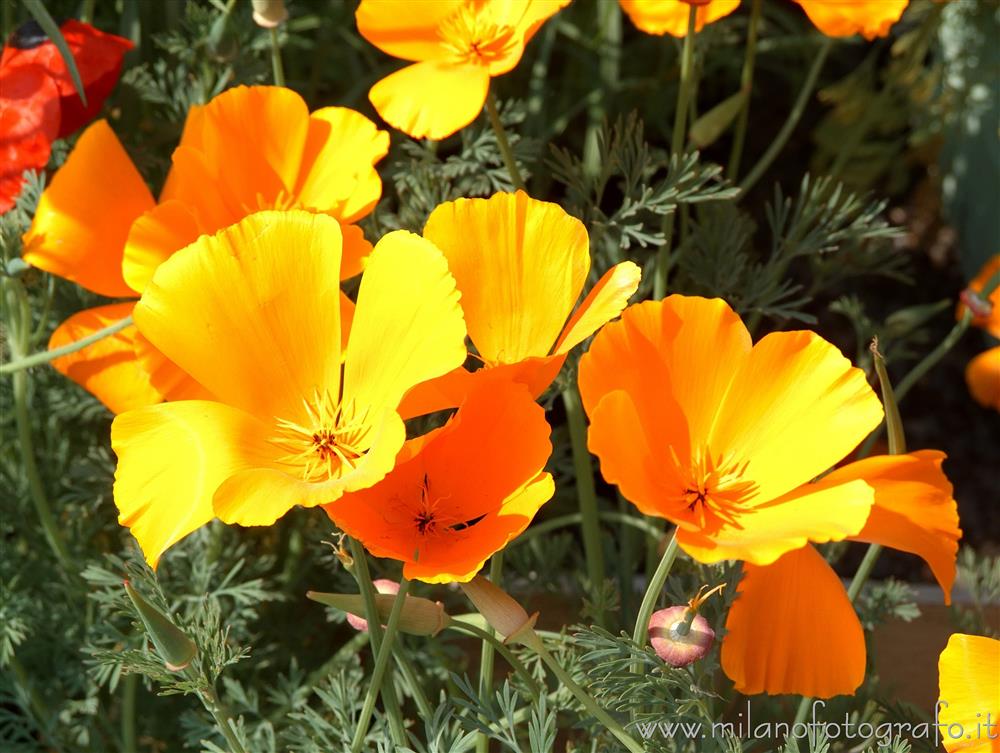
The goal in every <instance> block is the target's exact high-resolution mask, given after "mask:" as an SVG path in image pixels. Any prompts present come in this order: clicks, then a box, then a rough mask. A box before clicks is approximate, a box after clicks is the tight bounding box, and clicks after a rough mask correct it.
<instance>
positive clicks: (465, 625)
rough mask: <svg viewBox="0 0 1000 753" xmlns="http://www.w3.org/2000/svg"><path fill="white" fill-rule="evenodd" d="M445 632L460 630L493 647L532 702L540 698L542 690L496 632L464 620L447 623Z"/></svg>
mask: <svg viewBox="0 0 1000 753" xmlns="http://www.w3.org/2000/svg"><path fill="white" fill-rule="evenodd" d="M446 630H460V631H463V632H466V633H468V634H469V635H474V636H476V637H477V638H479V639H480V640H482V641H483V642H486V643H489V644H490V645H492V646H493V648H494V649H495V650H496V652H497V653H498V654H500V656H502V657H503V658H504V660H505V661H506V662H507V663H508V664H510V666H512V667H513V668H514V671H515V672H517V673H518V674H519V675H520V676H521V679H522V680H524V684H525V685H526V686H527V688H528V692H529V693H530V694H531V698H532V700H534V701H536V702H537V700H538V699H539V698H540V697H541V693H542V690H541V688H539V687H538V683H537V682H535V678H534V677H532V676H531V672H530V671H528V668H527V667H526V666H524V662H522V661H521V660H520V659H518V658H517V655H516V654H515V653H514V652H513V651H511V650H510V649H509V648H507V645H506V644H505V643H504V642H503V641H501V640H500V639H499V638H497V635H496V631H494V630H490V629H487V630H483V629H482V628H481V627H479V626H478V625H473V624H472V623H471V622H465V621H464V620H454V619H453V620H452V621H451V622H450V623H448V627H447V628H446Z"/></svg>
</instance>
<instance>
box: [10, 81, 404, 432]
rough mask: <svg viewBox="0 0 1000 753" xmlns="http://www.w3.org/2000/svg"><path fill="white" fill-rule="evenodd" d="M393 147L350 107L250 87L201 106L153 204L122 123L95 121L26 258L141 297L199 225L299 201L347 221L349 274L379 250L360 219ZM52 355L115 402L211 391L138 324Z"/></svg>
mask: <svg viewBox="0 0 1000 753" xmlns="http://www.w3.org/2000/svg"><path fill="white" fill-rule="evenodd" d="M388 146H389V136H388V134H387V133H386V132H385V131H380V130H378V129H377V128H376V127H375V125H374V123H372V122H371V121H370V120H368V119H367V118H365V117H364V116H363V115H360V114H359V113H357V112H354V111H353V110H348V109H346V108H342V107H327V108H323V109H320V110H317V111H316V112H314V113H312V114H311V115H310V114H309V111H308V108H307V107H306V104H305V101H304V100H303V99H302V98H301V97H300V96H299V95H298V94H296V93H295V92H293V91H292V90H290V89H285V88H281V87H271V86H254V87H246V86H240V87H236V88H234V89H230V90H229V91H226V92H224V93H222V94H220V95H219V96H217V97H215V98H214V99H213V100H212V101H211V102H209V103H208V104H207V105H204V106H196V107H192V108H191V111H190V112H189V114H188V118H187V122H186V124H185V127H184V134H183V136H182V137H181V141H180V144H179V146H178V147H177V149H176V150H175V151H174V154H173V158H172V160H173V163H172V166H171V169H170V173H169V174H168V176H167V180H166V183H165V185H164V188H163V192H162V193H161V195H160V200H159V203H157V202H155V201H154V199H153V196H152V194H151V193H150V191H149V189H148V188H147V187H146V184H145V183H144V182H143V179H142V176H141V175H140V174H139V172H138V171H137V170H136V168H135V166H134V165H133V164H132V161H131V160H130V159H129V156H128V154H127V153H126V152H125V150H124V148H123V147H122V145H121V143H120V142H119V141H118V138H117V137H116V136H115V134H114V132H113V131H112V130H111V128H110V127H109V126H108V124H107V123H106V122H105V121H103V120H102V121H97V122H96V123H94V124H93V125H91V126H90V127H89V128H88V129H87V130H86V131H85V132H84V133H83V135H82V136H81V137H80V139H79V141H78V142H77V144H76V146H75V147H74V149H73V151H72V152H70V155H69V157H68V158H67V160H66V162H65V164H64V165H63V166H62V167H61V168H60V169H59V170H58V171H57V172H56V174H55V176H54V177H53V179H52V183H51V184H50V185H49V187H48V188H47V189H46V190H45V191H44V193H43V194H42V197H41V200H40V202H39V205H38V210H37V212H36V214H35V218H34V221H33V222H32V224H31V227H30V228H29V230H28V232H27V233H26V234H25V236H24V259H25V261H26V262H28V263H29V264H31V265H33V266H36V267H38V268H40V269H44V270H46V271H48V272H51V273H52V274H55V275H59V276H60V277H64V278H66V279H69V280H72V281H74V282H76V283H78V284H79V285H81V286H83V287H85V288H87V289H88V290H91V291H93V292H95V293H99V294H101V295H105V296H109V297H115V298H134V297H136V296H138V295H141V294H142V292H143V290H144V289H145V287H146V285H147V284H148V283H149V280H150V279H151V278H152V276H153V273H154V272H155V270H156V268H157V267H158V266H159V265H160V264H161V263H163V262H164V261H165V260H166V259H168V258H169V257H170V256H171V255H172V254H174V253H175V252H177V251H178V250H180V249H182V248H184V247H185V246H187V245H188V244H190V243H192V242H193V241H195V240H196V239H197V238H198V237H199V236H201V235H203V234H212V233H215V232H216V231H218V230H221V229H222V228H224V227H228V226H230V225H232V224H233V223H235V222H238V221H239V220H241V219H242V218H244V217H246V216H247V215H249V214H252V213H253V212H257V211H259V210H261V209H291V208H302V209H308V210H311V211H315V212H322V213H324V214H328V215H330V216H331V217H334V218H335V219H337V220H338V221H339V222H340V223H341V229H342V233H343V238H344V251H343V254H344V256H343V268H342V270H341V276H342V277H344V278H346V277H351V276H353V275H356V274H357V273H358V272H360V271H361V268H362V265H363V260H364V257H365V256H366V255H367V254H368V253H369V252H370V250H371V244H370V243H368V241H366V240H365V238H364V235H363V234H362V232H361V229H360V228H359V227H357V225H355V224H354V223H356V222H357V221H358V220H359V219H360V218H361V217H363V216H365V215H366V214H368V213H369V212H370V211H371V209H372V208H373V207H374V205H375V203H376V202H377V201H378V199H379V197H380V196H381V192H382V184H381V180H380V179H379V176H378V173H377V172H376V171H375V167H374V166H375V164H376V163H377V162H378V161H379V160H380V159H381V158H382V157H383V156H385V154H386V152H387V150H388ZM95 176H100V179H99V180H95ZM348 303H349V302H345V304H344V305H345V307H346V306H347V305H348ZM131 309H132V304H131V303H121V304H111V305H109V306H102V307H99V308H96V309H91V310H88V311H83V312H80V313H79V314H76V315H74V316H72V317H70V318H69V319H68V320H66V322H64V323H63V324H62V325H61V326H60V327H59V328H58V329H57V330H56V331H55V332H54V333H53V335H52V338H51V340H50V342H49V347H50V348H54V347H59V346H61V345H65V344H68V343H71V342H74V341H76V340H79V339H80V338H82V337H85V336H87V335H89V334H92V333H93V332H94V331H96V330H98V329H101V328H102V327H104V326H107V324H109V323H111V322H113V321H115V320H117V319H121V318H123V317H125V316H128V314H129V313H130V312H131ZM52 363H53V366H55V367H56V368H57V369H59V370H60V371H62V372H63V373H64V374H66V375H67V376H69V377H70V378H71V379H73V380H74V381H76V382H78V383H79V384H81V385H83V386H84V387H85V388H86V389H88V390H89V391H90V392H92V393H93V394H94V395H96V396H97V397H98V398H99V399H100V400H101V401H102V402H103V403H104V404H105V405H107V406H108V408H110V409H111V410H112V411H113V412H115V413H119V412H122V411H125V410H129V409H131V408H135V407H139V406H142V405H149V404H151V403H155V402H158V401H160V400H162V399H164V398H167V399H179V398H185V397H197V396H204V395H205V393H204V390H203V389H202V388H201V387H200V386H199V385H197V384H196V383H194V382H193V381H192V380H191V379H190V378H189V377H188V376H187V375H186V374H184V373H183V371H182V370H180V369H178V368H177V367H176V366H175V365H174V364H173V363H171V362H170V361H169V360H168V359H165V358H163V356H162V355H161V354H160V353H159V352H158V351H157V350H156V349H155V348H153V347H151V346H150V345H149V343H148V342H146V341H144V339H143V338H142V336H141V334H139V333H138V332H137V331H136V330H135V328H134V327H128V328H126V329H124V330H122V331H121V332H119V333H117V334H116V335H115V336H113V337H109V338H105V339H103V340H100V341H98V342H97V343H95V344H93V345H90V346H88V347H86V348H84V349H82V350H79V351H77V352H76V353H73V354H71V355H68V356H64V357H62V358H58V359H55V360H54V361H53V362H52Z"/></svg>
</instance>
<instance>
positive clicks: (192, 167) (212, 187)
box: [160, 116, 258, 233]
mask: <svg viewBox="0 0 1000 753" xmlns="http://www.w3.org/2000/svg"><path fill="white" fill-rule="evenodd" d="M189 117H190V116H189ZM170 159H171V167H170V173H169V174H168V175H167V182H166V185H165V187H164V189H163V192H162V193H161V194H160V203H161V204H162V203H166V202H168V201H171V200H172V199H176V200H177V201H180V202H183V203H184V204H186V205H187V207H188V209H189V210H190V212H191V213H192V214H193V215H194V216H195V219H196V220H197V221H198V226H199V227H201V228H202V230H204V232H206V233H214V232H215V231H217V230H221V229H222V228H224V227H227V226H229V225H232V224H233V223H234V222H237V221H238V220H239V219H240V218H241V217H244V216H245V215H246V214H247V213H248V212H250V211H252V210H253V209H256V208H257V207H258V205H257V200H256V197H254V201H253V203H252V205H250V208H248V207H244V206H241V205H240V203H239V201H233V200H232V199H231V197H229V196H228V195H227V194H226V191H225V188H224V187H223V185H222V183H221V182H220V181H219V179H218V177H217V176H216V171H215V168H214V167H213V166H212V165H211V164H210V163H209V160H208V158H207V157H206V156H205V155H204V154H203V153H202V152H200V151H197V150H196V149H193V148H191V147H187V146H183V145H181V146H179V147H177V148H176V149H174V153H173V155H171V158H170Z"/></svg>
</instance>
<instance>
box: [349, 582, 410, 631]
mask: <svg viewBox="0 0 1000 753" xmlns="http://www.w3.org/2000/svg"><path fill="white" fill-rule="evenodd" d="M372 585H373V586H375V590H376V591H378V592H379V593H380V594H392V595H393V596H395V595H396V594H398V593H399V584H398V583H397V582H396V581H394V580H389V579H388V578H379V579H378V580H374V581H372ZM347 624H348V625H350V626H351V627H352V628H354V629H355V630H361V631H362V632H364V631H367V630H368V620H366V619H365V618H364V617H358V615H356V614H351V613H350V612H348V613H347ZM382 627H385V625H383V626H382Z"/></svg>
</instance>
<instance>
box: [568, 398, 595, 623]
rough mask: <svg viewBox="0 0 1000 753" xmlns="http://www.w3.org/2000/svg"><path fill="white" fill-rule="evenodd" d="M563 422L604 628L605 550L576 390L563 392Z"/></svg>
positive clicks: (585, 550) (592, 585) (589, 569)
mask: <svg viewBox="0 0 1000 753" xmlns="http://www.w3.org/2000/svg"><path fill="white" fill-rule="evenodd" d="M562 397H563V405H564V406H565V407H566V422H567V424H569V437H570V444H571V445H572V450H573V470H574V472H575V473H576V494H577V497H578V499H579V501H580V525H581V528H582V531H583V553H584V557H585V558H586V560H587V578H588V579H589V580H590V589H591V593H592V594H593V596H594V610H595V611H594V619H595V620H596V622H597V624H599V625H603V624H604V606H603V596H602V591H603V587H604V547H603V544H602V543H601V527H600V524H599V522H598V507H597V491H596V489H595V488H594V467H593V464H592V463H591V459H590V452H589V451H588V450H587V423H586V419H584V416H583V404H582V402H581V401H580V393H579V392H578V391H577V389H576V387H572V386H571V387H568V388H567V389H565V390H563V393H562Z"/></svg>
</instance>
